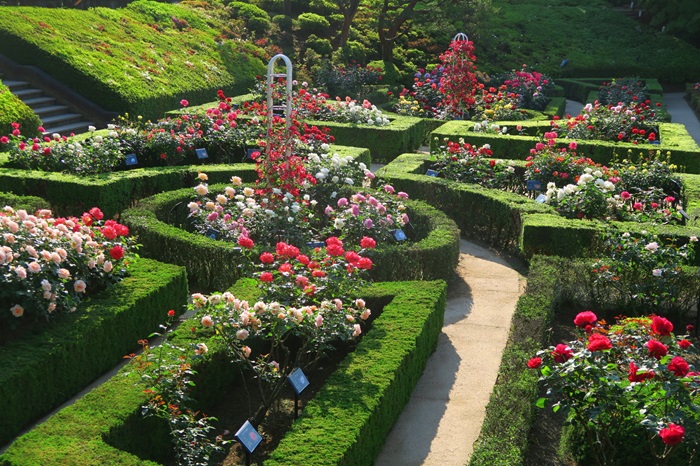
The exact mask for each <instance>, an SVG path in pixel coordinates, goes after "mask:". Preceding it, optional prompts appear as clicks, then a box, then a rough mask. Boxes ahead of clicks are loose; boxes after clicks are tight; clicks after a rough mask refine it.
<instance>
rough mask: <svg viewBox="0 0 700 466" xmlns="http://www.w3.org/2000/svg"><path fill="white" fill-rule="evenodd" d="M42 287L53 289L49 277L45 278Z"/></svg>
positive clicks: (47, 289) (46, 289)
mask: <svg viewBox="0 0 700 466" xmlns="http://www.w3.org/2000/svg"><path fill="white" fill-rule="evenodd" d="M41 289H42V290H44V291H51V282H49V281H48V280H47V279H43V280H42V281H41Z"/></svg>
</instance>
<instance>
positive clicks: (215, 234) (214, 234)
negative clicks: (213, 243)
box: [205, 228, 219, 239]
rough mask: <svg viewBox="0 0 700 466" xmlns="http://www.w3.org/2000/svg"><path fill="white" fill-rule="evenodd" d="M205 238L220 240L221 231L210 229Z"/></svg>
mask: <svg viewBox="0 0 700 466" xmlns="http://www.w3.org/2000/svg"><path fill="white" fill-rule="evenodd" d="M205 236H206V237H207V238H209V239H219V230H216V229H214V228H209V229H208V230H207V234H206V235H205Z"/></svg>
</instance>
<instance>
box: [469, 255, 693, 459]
mask: <svg viewBox="0 0 700 466" xmlns="http://www.w3.org/2000/svg"><path fill="white" fill-rule="evenodd" d="M591 266H592V263H591V261H587V260H575V261H571V260H569V259H564V258H561V257H544V256H535V257H533V258H532V261H531V262H530V269H529V273H528V285H527V290H526V292H525V294H523V295H522V296H521V297H520V299H519V300H518V304H517V307H516V311H515V314H514V315H513V321H512V325H511V331H510V337H509V339H508V344H507V346H506V349H505V350H504V353H503V358H502V363H501V369H500V371H499V376H498V380H497V383H496V385H495V386H494V391H493V393H492V395H491V400H490V402H489V405H488V406H487V408H486V417H485V419H484V423H483V425H482V429H481V433H480V435H479V438H478V440H477V442H476V443H475V445H474V452H473V454H472V456H471V459H470V462H469V465H470V466H481V465H492V464H523V463H527V461H528V458H527V450H528V432H529V431H530V429H531V427H532V425H533V422H534V421H535V412H536V401H537V399H538V396H540V393H541V392H540V391H539V389H538V374H536V373H535V371H533V370H532V369H530V368H529V367H530V366H529V365H528V362H529V360H530V358H532V356H533V355H535V353H536V352H537V351H538V350H539V349H540V348H541V347H542V346H543V345H544V344H546V341H547V336H548V333H549V329H550V328H551V325H552V322H553V319H554V317H555V315H556V314H557V313H559V312H561V311H562V307H561V305H562V304H563V302H564V301H563V299H567V304H566V305H567V307H568V308H570V307H572V306H576V304H572V303H571V301H572V300H573V301H574V302H575V303H576V302H578V303H582V301H581V298H587V296H586V295H587V289H584V288H585V286H584V287H582V284H583V282H585V281H586V280H587V278H585V277H586V275H589V274H590V270H591ZM684 273H685V274H686V277H687V280H689V281H688V284H689V285H692V286H691V287H693V288H695V293H696V295H697V287H698V278H697V268H696V267H691V268H689V269H687V270H685V271H684ZM582 277H583V278H582ZM586 304H587V305H588V304H590V303H586ZM617 309H618V310H617V312H618V313H619V312H620V311H619V309H620V308H617ZM623 309H624V308H623ZM646 311H649V308H647V309H646ZM611 315H617V314H615V313H614V312H613V313H611ZM562 346H564V345H562ZM533 363H534V361H533ZM600 399H602V400H606V399H608V398H606V397H601V398H600ZM579 440H581V439H580V438H579ZM630 445H631V444H630ZM550 448H555V446H550ZM636 448H637V447H636V446H635V449H636ZM634 458H635V460H634V462H633V463H632V464H636V462H637V460H638V458H639V457H638V456H635V457H634ZM537 459H540V458H537ZM586 464H592V460H591V458H588V459H587V460H586Z"/></svg>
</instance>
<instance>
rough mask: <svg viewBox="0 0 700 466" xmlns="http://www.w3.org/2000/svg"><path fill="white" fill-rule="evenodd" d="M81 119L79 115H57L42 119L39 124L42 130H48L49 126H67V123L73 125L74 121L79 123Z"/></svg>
mask: <svg viewBox="0 0 700 466" xmlns="http://www.w3.org/2000/svg"><path fill="white" fill-rule="evenodd" d="M81 119H82V115H81V114H79V113H59V114H58V115H53V116H50V117H47V118H42V119H41V123H42V125H43V126H44V128H48V127H50V126H62V125H67V124H68V123H74V122H76V121H80V120H81Z"/></svg>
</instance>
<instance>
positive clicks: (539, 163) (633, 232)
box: [0, 0, 700, 465]
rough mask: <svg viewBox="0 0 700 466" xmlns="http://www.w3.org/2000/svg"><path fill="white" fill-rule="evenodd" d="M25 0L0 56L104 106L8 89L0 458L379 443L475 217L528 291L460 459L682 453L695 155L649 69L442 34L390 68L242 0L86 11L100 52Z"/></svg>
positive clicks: (368, 456) (699, 374)
mask: <svg viewBox="0 0 700 466" xmlns="http://www.w3.org/2000/svg"><path fill="white" fill-rule="evenodd" d="M269 3H270V4H272V2H269ZM652 3H653V2H652ZM256 5H257V3H256ZM265 5H266V3H265V2H260V6H265ZM414 6H415V4H414ZM317 7H318V6H317ZM5 8H16V10H13V12H14V13H16V14H17V15H21V16H22V17H23V18H24V19H26V25H31V26H32V27H34V28H35V31H34V33H29V32H27V31H24V30H22V29H21V28H22V27H21V26H18V25H16V24H15V22H14V21H10V22H7V24H6V20H5V19H4V16H3V15H5V12H4V11H3V9H5ZM270 8H271V9H274V6H270ZM328 8H330V7H328ZM403 8H409V7H408V6H406V5H403ZM42 10H45V9H42V8H38V7H36V8H29V7H5V6H0V40H2V39H7V40H6V41H5V43H6V48H5V47H3V46H1V45H0V53H1V54H3V56H4V55H7V56H8V57H9V58H7V59H8V60H9V59H12V60H15V61H17V62H21V63H25V62H28V61H31V60H29V58H28V57H32V56H33V57H34V58H36V59H37V62H36V66H39V65H40V63H39V62H40V61H44V62H45V64H47V65H46V66H47V69H45V70H44V71H45V72H46V73H48V74H52V72H53V74H55V75H56V76H55V77H56V79H57V80H59V81H71V80H74V81H75V82H76V83H78V84H77V86H78V87H83V89H77V91H79V92H80V91H81V90H82V91H83V94H84V96H85V97H87V98H88V99H91V100H93V101H95V102H97V103H98V104H99V105H102V106H103V107H104V108H109V109H111V110H112V109H113V110H117V111H118V112H117V113H119V115H118V116H117V115H113V116H112V118H111V119H110V120H109V121H108V122H105V124H104V125H99V124H98V125H96V126H97V127H96V126H90V127H89V128H86V129H87V131H85V132H82V133H79V134H60V133H51V132H47V131H45V129H46V128H44V127H43V126H42V125H43V123H42V121H41V120H40V119H39V117H37V116H36V115H35V114H34V113H33V112H32V111H31V109H29V108H28V107H26V106H25V105H24V104H23V103H22V102H21V101H20V100H18V99H16V98H14V97H11V96H12V94H10V92H9V90H8V89H7V88H6V87H4V86H3V85H2V83H0V109H8V110H7V111H6V112H5V110H3V112H4V113H3V115H0V130H1V131H2V133H1V134H0V201H1V202H2V207H3V209H2V211H0V230H1V231H0V233H2V237H1V238H2V239H1V241H2V242H1V243H0V271H1V272H2V287H1V288H0V360H1V361H2V362H3V364H2V367H3V370H2V371H0V393H1V394H2V396H1V397H0V400H1V401H2V402H1V403H0V445H4V447H3V450H2V453H1V454H0V464H2V465H33V464H126V465H129V464H131V465H145V464H148V465H160V464H165V465H171V464H183V465H200V464H201V465H205V464H206V465H209V464H225V465H230V464H250V462H251V461H252V464H266V465H277V464H280V465H282V464H285V465H314V464H318V465H321V464H323V465H331V464H332V465H336V464H338V465H340V464H350V465H360V464H363V465H364V464H380V463H379V462H376V463H375V461H377V460H376V458H377V457H378V455H379V454H380V452H381V451H382V448H383V446H384V444H385V441H386V439H387V437H388V435H389V433H390V432H391V430H392V427H393V426H394V425H395V423H396V422H397V419H398V418H399V416H400V415H401V413H402V411H404V409H405V407H406V406H407V404H408V403H409V400H410V398H411V393H412V392H413V390H414V388H415V387H416V384H417V382H418V381H419V379H420V378H421V374H423V373H424V371H425V370H426V365H428V364H429V362H428V361H429V358H430V356H431V354H432V353H433V352H434V351H435V349H436V347H437V346H438V344H439V339H440V336H441V331H442V329H443V325H446V322H445V320H446V319H445V309H446V305H447V304H446V303H447V300H448V289H450V290H451V289H453V287H454V283H455V274H456V270H457V269H458V262H459V260H460V243H461V242H464V241H465V240H466V241H474V242H477V243H479V244H481V245H484V247H487V248H490V249H491V250H492V251H494V252H495V254H497V255H500V256H502V257H507V258H508V260H509V261H510V262H511V263H513V264H516V265H515V267H518V270H519V271H522V272H521V273H523V275H525V276H526V279H527V280H526V283H527V284H526V286H525V288H524V290H523V292H522V293H521V295H520V298H519V299H518V301H517V304H516V305H515V309H514V313H513V317H512V320H510V321H509V322H508V325H509V326H510V327H509V328H510V332H509V336H508V341H507V343H506V344H505V348H497V350H498V351H499V352H500V351H502V356H500V369H499V371H498V378H497V380H496V383H495V385H493V387H492V391H491V392H490V401H489V404H488V406H487V407H486V411H485V415H484V417H483V419H482V420H480V422H481V426H480V433H479V436H478V439H477V441H476V442H475V443H474V445H473V449H471V447H470V451H471V453H470V454H469V456H468V457H464V458H456V459H455V464H470V465H510V464H534V463H537V462H540V463H543V462H544V463H546V464H579V465H586V464H599V465H616V464H622V465H636V464H659V465H676V464H678V465H680V464H700V452H698V448H700V424H699V422H700V356H699V353H698V351H697V345H698V339H697V335H698V332H697V327H698V325H699V324H700V314H699V313H698V303H699V302H700V269H699V268H698V267H699V265H700V262H699V261H700V258H699V256H698V254H697V253H696V251H695V247H696V243H697V242H698V237H699V236H700V226H699V225H698V218H699V216H700V207H699V206H700V147H698V144H697V143H696V142H695V141H694V140H693V137H692V136H691V134H690V133H689V132H688V130H687V129H686V127H685V126H684V125H682V124H680V123H675V122H672V121H671V116H670V112H669V111H668V109H667V106H666V103H665V101H664V93H663V88H662V85H661V84H660V83H659V81H660V80H661V81H663V82H664V85H668V81H670V80H671V78H670V77H669V75H668V74H661V72H659V73H657V74H654V73H651V72H650V73H649V74H644V75H642V73H631V72H628V71H627V69H626V68H624V67H621V68H622V71H621V72H620V73H621V74H617V69H616V68H615V67H614V66H613V67H611V68H606V69H605V72H606V73H602V72H595V73H593V74H592V75H586V74H585V73H583V72H579V73H576V72H574V71H572V72H571V73H569V71H568V69H567V68H565V67H566V66H567V62H568V61H569V60H564V61H562V62H561V64H557V67H556V68H550V69H549V70H546V72H540V71H539V70H538V66H536V65H527V64H522V63H519V62H518V63H517V65H516V64H515V63H513V64H511V65H510V67H511V68H512V70H511V71H507V69H497V70H493V71H492V69H491V68H488V66H487V67H486V68H485V69H488V72H486V71H484V70H482V69H481V67H480V56H481V55H480V54H481V50H482V49H480V41H479V40H478V39H473V40H470V38H469V37H467V36H466V35H465V34H461V33H460V34H457V35H454V34H451V35H450V37H451V40H449V39H448V40H447V41H445V42H443V43H442V44H440V47H441V49H440V50H441V52H435V53H433V55H432V56H430V57H429V56H428V54H427V52H424V51H422V49H420V48H418V49H416V51H415V52H412V53H408V52H409V51H410V50H414V49H410V50H409V49H406V50H403V49H401V48H400V47H399V51H400V52H401V53H399V55H401V58H399V59H397V60H399V61H400V60H405V61H404V63H403V65H404V66H406V67H408V65H407V63H408V58H406V57H409V56H416V57H420V58H421V59H422V60H423V62H421V61H420V60H419V59H418V58H415V59H412V60H413V62H414V63H411V64H412V65H418V66H414V67H413V68H410V69H404V70H402V69H400V68H398V67H397V66H395V65H394V63H393V62H391V61H390V60H387V57H386V56H384V55H385V52H386V50H385V49H382V55H383V57H382V58H383V60H375V61H374V62H371V63H369V61H370V60H368V59H367V58H368V56H370V52H366V51H363V50H360V49H362V47H361V46H359V45H358V46H354V45H352V44H360V41H359V39H358V40H357V41H353V40H350V41H349V42H350V43H352V44H351V45H350V46H348V45H347V43H346V44H345V45H343V46H338V47H335V46H333V47H331V41H330V40H327V39H324V38H323V36H322V34H321V32H320V31H321V30H322V29H323V28H321V29H319V28H318V25H316V26H313V24H312V23H313V21H311V19H314V18H311V17H308V16H307V17H304V15H313V16H314V17H318V18H321V19H323V20H324V21H326V20H325V19H324V17H323V16H321V15H317V14H314V13H302V14H300V15H298V18H296V19H294V23H293V26H291V22H290V27H289V31H287V29H285V25H284V24H285V23H284V18H281V19H279V18H278V16H275V17H274V18H278V20H277V21H269V20H268V19H267V18H268V16H267V13H266V12H265V11H264V9H263V8H261V7H258V6H255V5H253V4H246V3H242V2H232V3H231V4H227V5H226V7H225V9H224V6H223V5H219V6H215V5H213V4H210V5H208V7H207V6H206V5H204V6H203V5H195V4H194V3H191V2H187V4H186V5H169V4H163V3H156V2H150V1H146V0H138V1H136V2H134V3H131V4H130V5H129V6H127V7H126V8H123V9H114V10H112V9H109V8H103V7H100V8H94V9H90V10H85V11H84V12H80V13H85V14H88V13H90V14H94V15H96V16H95V17H94V18H93V19H92V20H91V21H92V22H93V23H94V24H96V25H97V26H95V27H94V28H93V32H94V31H97V32H96V34H98V36H99V34H100V33H104V34H105V36H104V40H99V41H98V42H96V43H95V44H94V45H95V49H94V50H96V52H94V53H96V54H100V55H99V57H100V58H99V59H97V58H96V56H92V55H89V54H88V53H87V52H85V53H84V54H82V55H81V54H80V53H76V54H75V55H71V58H70V59H65V60H64V59H62V58H60V57H61V56H62V55H61V52H60V49H53V48H52V47H54V46H56V45H55V44H54V45H46V44H47V43H48V42H46V43H44V42H42V41H45V39H46V38H44V39H42V38H41V37H43V36H42V34H44V33H46V34H47V37H48V35H49V33H48V32H47V31H53V32H55V31H56V30H59V29H60V28H61V27H64V28H65V27H66V26H65V25H62V24H60V23H61V22H60V21H59V20H58V19H56V21H55V22H52V21H51V18H50V16H44V12H42ZM258 10H259V11H258ZM53 11H58V10H53ZM61 11H65V12H66V18H68V17H70V18H71V21H79V19H77V18H80V16H79V15H77V16H73V14H74V13H78V10H61ZM68 11H71V13H70V15H69V14H68ZM119 11H123V12H127V13H128V14H127V13H124V16H118V14H117V13H116V12H119ZM223 12H225V13H226V15H229V14H230V15H231V18H232V20H233V22H232V26H224V25H223V24H224V23H225V22H224V21H222V20H221V15H223ZM260 12H262V14H264V16H261V13H260ZM384 13H385V12H383V13H382V14H384ZM365 14H367V13H366V12H365ZM129 15H132V16H129ZM256 15H257V16H256ZM58 16H60V15H56V18H58ZM271 16H272V15H271ZM280 16H281V15H280ZM328 16H329V17H331V16H333V15H332V14H330V13H329V14H328ZM335 16H338V18H336V20H337V21H340V20H341V19H342V15H335ZM286 17H288V16H286ZM144 18H145V19H144ZM24 19H23V21H24ZM314 20H315V21H320V20H317V19H314ZM96 21H97V22H96ZM290 21H291V17H290ZM326 22H327V21H326ZM66 23H69V21H68V20H66ZM273 23H274V24H273ZM73 24H74V25H75V23H73ZM144 25H145V26H144ZM122 26H123V27H125V28H127V29H126V30H128V31H130V32H128V33H127V34H128V35H130V36H131V35H132V34H133V37H137V36H138V35H139V34H144V37H146V38H145V39H140V40H139V39H136V40H134V41H133V45H131V46H130V47H131V49H133V50H134V51H135V52H134V53H131V52H123V51H122V50H121V49H120V48H119V46H118V44H117V41H114V40H112V39H108V37H110V36H109V34H110V30H111V28H116V27H122ZM141 27H143V28H144V29H143V30H141V29H139V28H141ZM239 27H240V30H239V29H237V28H239ZM426 27H427V26H426ZM645 27H646V26H645ZM266 28H267V29H266ZM270 28H272V29H270ZM312 30H313V31H314V34H308V33H307V34H304V31H306V32H309V31H312ZM339 30H342V28H340V27H339ZM37 31H39V32H37ZM120 31H122V30H121V29H120ZM144 31H145V32H144ZM212 31H214V32H212ZM241 31H245V32H244V33H243V32H241ZM265 31H267V32H269V31H277V32H280V35H281V36H283V39H280V40H281V42H280V44H282V45H284V43H285V42H284V40H285V39H284V37H286V38H287V39H286V40H289V37H291V36H289V37H288V36H285V35H284V34H286V33H287V32H289V34H291V33H292V31H293V32H294V33H295V34H297V36H294V37H295V39H294V41H292V42H290V43H297V41H299V40H302V39H300V37H303V41H304V42H303V43H304V44H305V45H304V47H302V49H303V50H304V53H301V52H299V50H298V49H296V48H290V51H292V52H293V53H294V54H296V55H295V56H294V57H293V58H294V61H295V63H294V64H292V62H290V61H289V59H288V58H287V56H286V55H283V54H281V53H280V52H281V51H282V49H281V48H280V46H277V44H275V43H274V41H268V40H267V39H264V38H263V36H264V35H265ZM285 31H286V32H285ZM282 33H284V34H282ZM30 34H35V35H34V36H31V37H34V39H31V40H30V39H27V37H29V36H30ZM120 34H121V32H120ZM185 34H190V35H191V36H192V37H193V39H192V40H193V42H192V43H189V42H188V43H186V44H185V42H186V41H187V40H189V38H186V37H189V36H185ZM207 34H209V35H211V37H210V36H208V35H207ZM212 34H213V35H212ZM246 34H249V36H246ZM151 35H154V36H153V37H155V38H151ZM170 36H172V37H171V38H170V39H167V38H168V37H170ZM378 37H379V38H380V39H381V37H383V36H382V32H381V26H380V33H379V36H378ZM476 37H481V36H478V35H477V36H476ZM37 38H38V39H37ZM156 38H157V39H156ZM161 39H162V40H163V41H165V42H163V43H160V42H158V41H160V40H161ZM166 39H167V40H171V41H172V40H174V41H175V42H167V40H166ZM346 40H347V37H346ZM484 40H485V43H488V41H487V40H486V39H484ZM127 41H132V38H131V37H130V38H129V39H128V40H127ZM178 41H185V42H183V44H184V45H183V46H182V49H183V50H185V49H187V50H188V51H187V53H184V54H182V56H181V55H180V52H182V50H179V49H178V47H174V46H173V45H172V44H173V43H178V44H179V42H178ZM197 41H199V43H200V44H207V43H210V45H212V47H214V48H215V49H216V50H218V51H217V54H220V55H221V56H222V57H224V58H222V61H221V62H218V61H216V60H218V58H217V59H216V60H215V59H214V58H212V56H209V55H206V53H208V52H206V51H205V47H204V45H201V48H197V47H199V46H196V45H194V44H196V43H197ZM246 41H247V42H246ZM324 41H327V42H328V47H329V48H331V49H333V50H336V52H335V53H333V54H332V59H330V58H331V57H330V55H329V57H327V58H329V59H324V52H323V50H325V48H324V47H325V42H324ZM341 42H342V39H341ZM419 42H420V41H418V40H415V43H419ZM66 43H69V41H68V40H66ZM137 43H151V44H152V46H151V48H152V49H155V48H156V47H162V48H163V50H170V51H168V52H163V54H161V55H158V54H157V53H154V54H150V52H149V51H148V50H146V51H142V50H141V49H139V48H138V47H140V46H138V45H136V44H137ZM8 44H10V45H8ZM11 44H14V46H15V51H14V52H13V51H12V50H10V49H11V48H12V46H11ZM18 44H19V45H18ZM163 44H165V45H163ZM168 44H170V45H168ZM71 46H73V45H71ZM168 47H171V49H168ZM290 47H291V46H290ZM407 47H408V46H407ZM416 47H418V46H416ZM433 48H435V47H433ZM127 49H128V47H127ZM137 49H138V50H137ZM284 51H285V52H287V50H284ZM331 51H332V50H331ZM360 51H362V53H361V54H360ZM418 51H421V54H420V55H419V54H418ZM190 52H191V53H190ZM90 53H93V52H90ZM122 53H125V54H126V55H125V56H127V58H128V57H131V58H128V59H126V60H125V59H124V57H122V56H121V54H122ZM679 53H680V52H679ZM688 53H691V52H688ZM692 53H697V50H695V52H692ZM484 54H486V52H485V51H484ZM215 56H217V57H218V55H215ZM699 56H700V55H699ZM428 58H430V60H428ZM81 60H87V61H89V64H86V63H82V62H81ZM120 60H125V61H123V63H130V64H131V65H124V66H125V68H119V67H117V68H118V71H117V72H115V71H114V70H112V69H111V68H110V66H112V65H111V63H122V61H120ZM227 60H228V62H227ZM282 60H283V61H282ZM161 61H162V63H161ZM216 63H218V66H217V65H216ZM283 63H284V64H286V66H282V65H283ZM368 63H369V64H368ZM173 64H174V65H173ZM232 64H233V65H232ZM170 65H173V66H175V65H176V67H178V68H179V70H180V71H176V72H172V74H170V73H171V71H169V68H168V66H170ZM13 66H14V65H13ZM159 67H160V68H159ZM90 68H97V70H96V74H94V73H93V71H95V70H90ZM130 68H134V69H138V70H139V71H138V72H137V73H136V74H133V73H134V72H133V70H131V69H130ZM11 69H15V68H11ZM17 69H19V68H17ZM593 69H595V68H593ZM158 70H160V71H158ZM120 73H123V75H124V76H123V79H124V83H123V84H119V83H118V82H117V81H115V80H114V79H112V78H109V79H107V81H109V83H108V84H106V81H100V79H103V78H102V77H100V78H98V77H97V75H105V76H119V75H120ZM189 73H191V76H190V74H189ZM613 73H615V74H613ZM669 73H670V72H669ZM195 75H197V76H205V77H206V80H205V81H206V82H205V83H204V84H201V85H194V84H192V83H193V82H195V81H194V80H195V77H194V76H195ZM139 76H140V78H139ZM187 76H190V77H187ZM597 76H600V77H597ZM640 76H642V77H640ZM698 78H700V70H698V74H695V75H690V76H689V77H683V78H682V79H683V84H684V85H686V89H687V99H688V102H689V105H691V106H693V107H694V108H695V110H696V112H700V106H698V104H697V103H698V102H699V100H698V99H700V84H696V82H695V81H693V80H697V79H698ZM139 79H140V80H141V81H140V82H141V84H135V82H136V81H135V80H139ZM3 80H5V81H10V78H8V77H4V78H3ZM168 80H170V82H171V84H169V81H168ZM188 80H190V82H189V85H191V86H190V87H188V83H187V81H188ZM686 81H687V83H686ZM129 83H131V84H129ZM64 84H67V83H64ZM219 84H221V85H219ZM139 86H141V87H139ZM168 86H169V87H168ZM156 88H158V89H159V90H154V89H156ZM146 90H148V92H153V93H152V94H148V93H147V91H146ZM3 99H7V101H5V100H3ZM574 101H576V102H579V103H580V104H581V106H582V109H581V110H580V112H578V113H576V114H570V113H567V110H566V109H567V103H569V104H570V103H571V102H574ZM5 120H7V121H5ZM100 126H101V127H100ZM470 356H471V357H473V358H478V355H470ZM120 363H121V364H122V365H121V368H120V367H119V364H120ZM110 370H111V371H112V372H113V375H112V376H111V377H109V378H106V379H104V380H102V381H101V382H100V383H99V384H96V385H95V386H94V388H92V389H91V390H90V391H89V392H87V393H86V394H84V396H81V397H80V398H79V399H77V400H76V401H75V402H74V403H72V404H69V405H67V406H65V407H61V405H63V403H65V402H66V401H69V400H71V399H72V398H73V397H74V396H75V395H76V394H77V393H79V392H80V391H81V390H83V389H84V388H85V387H87V386H88V385H90V384H91V383H92V382H93V381H94V380H95V379H97V378H98V377H100V376H101V375H102V374H103V373H105V372H108V371H110ZM59 407H61V408H60V409H57V408H59ZM48 414H51V416H49V417H47V418H44V417H45V416H47V415H48ZM42 418H44V419H42ZM39 420H41V422H37V421H39ZM548 430H549V431H554V432H555V434H554V435H553V437H551V438H549V440H548V441H545V440H542V438H541V437H542V436H543V434H542V432H545V431H548ZM542 451H547V454H546V459H543V457H542V456H541V455H543V453H542ZM548 461H549V462H548ZM640 461H641V462H640ZM426 464H427V463H426Z"/></svg>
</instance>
